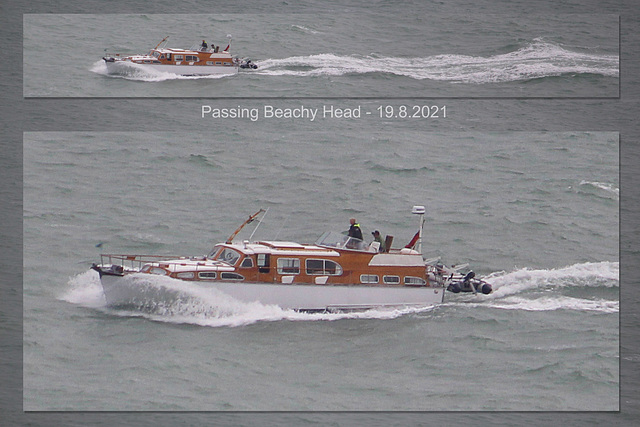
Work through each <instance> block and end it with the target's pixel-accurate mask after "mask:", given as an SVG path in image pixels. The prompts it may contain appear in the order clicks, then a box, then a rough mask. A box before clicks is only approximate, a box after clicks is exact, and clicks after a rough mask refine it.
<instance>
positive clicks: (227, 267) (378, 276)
mask: <svg viewBox="0 0 640 427" xmlns="http://www.w3.org/2000/svg"><path fill="white" fill-rule="evenodd" d="M263 212H264V211H263V210H262V209H261V210H259V211H258V212H256V213H255V214H253V215H251V216H250V217H249V218H248V219H247V220H246V221H244V223H243V224H242V225H241V226H240V227H239V228H238V229H237V230H236V231H235V232H234V233H233V234H232V235H231V236H230V237H229V238H228V239H227V240H226V241H225V242H224V243H219V244H217V245H215V246H214V247H213V249H212V250H211V251H210V252H209V254H208V255H205V256H195V257H185V256H152V255H115V254H103V255H101V263H100V264H93V265H92V267H91V268H92V269H94V270H96V271H97V272H98V273H99V274H100V281H101V283H102V287H103V289H104V295H105V297H106V301H107V304H108V305H110V306H130V305H136V304H140V302H141V301H144V300H145V298H157V297H158V289H150V286H149V279H150V278H151V277H152V276H153V275H156V276H158V275H159V276H164V277H167V278H170V280H175V281H176V282H172V286H171V287H172V289H173V290H172V292H175V289H176V285H177V288H178V289H179V288H180V285H179V284H180V283H183V282H196V283H198V284H200V285H203V286H206V287H212V288H215V289H217V290H219V291H221V292H223V293H225V294H228V295H230V296H231V297H233V298H235V299H237V300H240V301H243V302H255V301H257V302H260V303H262V304H273V305H277V306H279V307H281V308H284V309H294V310H300V311H323V312H324V311H345V310H362V309H371V308H381V307H392V308H402V307H428V306H432V305H436V304H440V303H442V302H443V300H444V294H445V290H447V289H448V290H449V291H452V292H473V293H478V292H479V293H483V294H488V293H490V292H491V291H492V289H491V285H490V284H489V283H487V282H485V281H483V280H481V279H479V278H477V277H475V274H474V273H473V272H468V273H462V269H463V268H465V267H466V265H464V266H458V267H447V266H444V265H442V264H440V263H439V262H437V260H430V261H425V260H424V258H423V257H422V253H421V252H422V230H423V224H424V212H425V210H424V207H423V206H414V208H413V211H412V213H414V214H417V215H419V217H420V227H419V230H418V232H417V233H416V235H415V237H414V238H413V239H412V241H411V242H410V243H409V244H408V245H406V246H405V247H402V248H392V247H391V245H392V243H393V236H386V239H385V241H384V245H382V242H381V241H375V240H374V241H373V242H369V243H367V242H365V241H364V240H362V239H359V238H356V237H351V236H349V235H345V234H344V233H337V232H327V233H324V234H323V235H322V236H320V238H319V239H318V240H317V241H316V242H315V243H314V244H300V243H295V242H290V241H258V242H250V241H249V240H242V241H235V240H234V239H235V237H236V236H237V235H238V233H239V232H240V231H241V230H242V229H243V228H244V226H245V225H247V224H249V223H251V222H252V221H254V220H255V219H256V218H257V217H258V216H259V215H260V214H262V213H263ZM258 225H259V224H258ZM256 228H257V227H256ZM381 248H383V249H382V250H381ZM163 283H166V282H163Z"/></svg>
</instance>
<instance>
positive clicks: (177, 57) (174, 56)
mask: <svg viewBox="0 0 640 427" xmlns="http://www.w3.org/2000/svg"><path fill="white" fill-rule="evenodd" d="M183 58H184V56H183V55H173V59H174V60H176V61H182V59H183Z"/></svg>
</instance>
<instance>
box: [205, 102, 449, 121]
mask: <svg viewBox="0 0 640 427" xmlns="http://www.w3.org/2000/svg"><path fill="white" fill-rule="evenodd" d="M200 117H201V118H203V119H204V118H211V119H244V120H251V121H252V122H256V121H258V120H260V119H265V120H272V119H302V120H309V121H311V122H313V121H316V120H320V119H323V120H324V119H361V118H368V117H371V118H378V119H444V118H446V117H447V106H446V105H372V106H368V107H363V106H362V105H356V106H336V105H332V104H326V105H322V106H321V107H307V106H304V105H299V106H295V107H275V106H273V105H264V106H262V107H243V106H240V105H238V106H235V107H213V106H211V105H202V106H201V107H200Z"/></svg>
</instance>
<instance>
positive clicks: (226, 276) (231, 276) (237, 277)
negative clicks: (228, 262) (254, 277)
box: [220, 271, 244, 280]
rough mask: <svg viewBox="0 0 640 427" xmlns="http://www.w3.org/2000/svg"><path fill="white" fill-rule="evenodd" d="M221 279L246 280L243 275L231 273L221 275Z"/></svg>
mask: <svg viewBox="0 0 640 427" xmlns="http://www.w3.org/2000/svg"><path fill="white" fill-rule="evenodd" d="M220 278H221V279H223V280H244V276H243V275H242V274H238V273H231V272H229V271H225V272H222V273H220Z"/></svg>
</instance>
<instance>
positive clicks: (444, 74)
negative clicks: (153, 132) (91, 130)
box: [23, 4, 620, 98]
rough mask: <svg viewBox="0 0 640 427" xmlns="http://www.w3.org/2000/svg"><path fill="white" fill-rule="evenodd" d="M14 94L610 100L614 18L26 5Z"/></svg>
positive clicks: (615, 61)
mask: <svg viewBox="0 0 640 427" xmlns="http://www.w3.org/2000/svg"><path fill="white" fill-rule="evenodd" d="M23 19H24V22H23V23H24V44H23V46H24V52H23V54H24V58H23V77H24V83H23V85H24V86H23V90H24V96H25V97H74V98H105V97H108V98H134V97H140V98H408V97H410V98H433V97H451V98H473V97H479V98H481V97H501V98H617V97H618V96H619V75H620V72H619V70H620V63H619V16H618V15H587V14H585V15H582V14H558V15H551V16H549V15H544V16H536V15H528V14H527V15H524V14H523V15H493V14H491V15H478V14H473V15H471V14H465V13H460V14H455V15H438V14H432V13H430V11H429V8H428V7H427V5H426V4H425V6H424V10H423V11H422V12H421V13H416V11H415V10H412V13H408V12H407V13H403V12H402V10H399V11H398V13H397V14H393V16H391V15H390V14H389V13H379V12H376V11H375V10H363V11H362V12H359V13H357V14H355V13H340V12H339V11H337V10H334V11H327V12H326V13H322V14H220V15H216V14H215V13H211V14H176V15H168V14H162V15H160V14H149V15H139V14H135V15H134V14H96V15H88V14H69V15H66V14H65V15H62V14H25V15H24V17H23Z"/></svg>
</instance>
